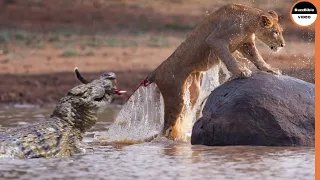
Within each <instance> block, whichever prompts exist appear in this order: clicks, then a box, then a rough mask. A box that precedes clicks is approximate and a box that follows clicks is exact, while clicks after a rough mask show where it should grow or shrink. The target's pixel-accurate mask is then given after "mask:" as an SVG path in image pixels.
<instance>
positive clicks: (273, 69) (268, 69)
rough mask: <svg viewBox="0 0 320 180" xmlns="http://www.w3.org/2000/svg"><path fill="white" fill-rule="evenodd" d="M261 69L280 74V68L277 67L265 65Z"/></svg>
mask: <svg viewBox="0 0 320 180" xmlns="http://www.w3.org/2000/svg"><path fill="white" fill-rule="evenodd" d="M261 70H262V71H265V72H268V73H271V74H275V75H282V73H281V70H280V69H278V68H271V67H265V68H261Z"/></svg>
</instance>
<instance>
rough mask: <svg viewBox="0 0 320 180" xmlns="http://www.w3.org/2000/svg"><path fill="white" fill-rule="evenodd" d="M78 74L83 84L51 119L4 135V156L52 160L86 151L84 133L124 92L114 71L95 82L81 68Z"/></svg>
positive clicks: (0, 141) (0, 140) (0, 145)
mask: <svg viewBox="0 0 320 180" xmlns="http://www.w3.org/2000/svg"><path fill="white" fill-rule="evenodd" d="M75 73H76V75H77V77H78V79H79V80H80V81H81V82H82V83H83V84H81V85H78V86H76V87H74V88H72V89H71V90H70V91H69V92H68V94H67V96H65V97H63V98H62V99H61V100H60V102H59V103H58V104H57V106H56V107H55V109H54V111H53V113H52V115H51V116H50V118H48V119H47V120H43V121H40V122H37V123H32V124H29V125H26V126H22V127H17V128H13V129H9V130H8V131H6V132H3V133H0V157H1V156H10V157H15V158H40V157H45V158H49V157H62V156H70V155H72V154H74V153H76V152H83V150H84V149H83V148H82V139H83V135H84V133H85V132H86V131H87V130H88V129H90V128H91V127H92V126H93V125H94V124H95V123H96V121H97V116H98V114H99V113H100V112H102V111H103V110H104V109H105V108H106V106H107V104H109V103H110V102H111V100H112V98H113V95H114V94H118V95H120V94H121V93H123V92H122V91H119V90H117V89H116V87H115V85H114V83H115V79H116V76H115V74H114V73H112V72H108V73H104V74H102V75H101V76H100V78H99V79H95V80H93V81H92V82H88V81H86V80H85V79H84V78H83V77H82V76H81V75H80V73H79V72H78V70H77V69H75Z"/></svg>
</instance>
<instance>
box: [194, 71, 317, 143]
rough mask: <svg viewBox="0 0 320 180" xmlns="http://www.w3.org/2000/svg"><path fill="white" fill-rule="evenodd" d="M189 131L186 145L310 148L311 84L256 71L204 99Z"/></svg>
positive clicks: (312, 117) (312, 127) (312, 119)
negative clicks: (202, 105) (189, 142)
mask: <svg viewBox="0 0 320 180" xmlns="http://www.w3.org/2000/svg"><path fill="white" fill-rule="evenodd" d="M202 113H203V116H202V117H201V118H200V119H199V120H198V121H197V122H196V123H195V124H194V126H193V129H192V137H191V143H192V144H203V145H210V146H224V145H261V146H313V145H314V129H315V118H314V85H313V84H311V83H308V82H305V81H302V80H298V79H295V78H293V77H289V76H276V75H272V74H269V73H264V72H258V73H256V74H254V75H253V76H252V77H250V78H248V79H235V80H232V81H229V82H227V83H224V84H223V85H221V86H219V87H218V88H217V89H215V90H214V91H213V92H212V93H211V95H210V96H209V97H208V99H207V102H206V104H205V107H204V109H203V112H202Z"/></svg>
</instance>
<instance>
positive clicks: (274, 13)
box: [268, 10, 279, 21]
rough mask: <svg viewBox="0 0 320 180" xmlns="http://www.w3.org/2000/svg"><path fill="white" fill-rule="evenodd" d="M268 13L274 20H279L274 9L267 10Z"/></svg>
mask: <svg viewBox="0 0 320 180" xmlns="http://www.w3.org/2000/svg"><path fill="white" fill-rule="evenodd" d="M268 13H269V14H270V15H271V16H272V17H273V18H274V19H275V20H277V21H278V20H279V18H278V14H277V13H276V12H275V11H272V10H271V11H268Z"/></svg>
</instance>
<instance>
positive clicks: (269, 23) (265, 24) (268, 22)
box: [261, 15, 272, 27]
mask: <svg viewBox="0 0 320 180" xmlns="http://www.w3.org/2000/svg"><path fill="white" fill-rule="evenodd" d="M261 21H262V26H263V27H271V26H272V21H271V19H270V17H268V16H265V15H262V16H261Z"/></svg>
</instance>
